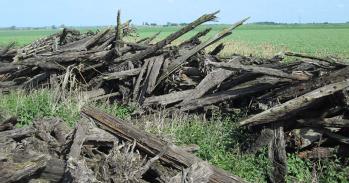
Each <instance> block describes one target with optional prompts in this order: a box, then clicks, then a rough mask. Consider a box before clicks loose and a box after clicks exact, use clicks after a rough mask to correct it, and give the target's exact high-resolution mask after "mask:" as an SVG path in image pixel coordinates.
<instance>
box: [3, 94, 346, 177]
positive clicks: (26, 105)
mask: <svg viewBox="0 0 349 183" xmlns="http://www.w3.org/2000/svg"><path fill="white" fill-rule="evenodd" d="M53 93H54V92H52V91H50V90H48V89H41V90H36V91H35V90H34V91H31V92H30V93H25V92H21V91H13V92H10V93H9V94H3V95H0V111H1V112H3V113H8V114H9V115H17V116H18V118H19V120H20V125H19V126H18V127H21V126H25V125H28V124H29V123H31V121H32V120H33V119H39V118H45V117H60V118H62V119H63V120H64V121H65V122H67V123H68V124H69V125H70V126H74V124H75V123H76V122H77V121H78V120H79V118H80V113H79V111H80V108H81V107H82V105H84V104H87V105H94V106H96V107H97V108H99V109H101V110H103V111H105V112H107V113H109V114H111V115H114V116H117V117H119V118H122V119H130V118H131V113H132V111H133V110H134V109H133V108H131V107H128V106H122V105H120V104H116V103H113V104H109V103H107V102H105V101H104V102H94V103H88V102H87V101H82V100H79V98H80V99H81V97H78V96H70V97H67V98H65V99H64V100H61V101H59V102H57V100H56V97H55V96H54V94H53ZM244 115H245V113H244V112H239V113H234V114H232V115H231V116H224V117H222V116H221V115H220V114H215V115H214V116H213V117H212V118H211V119H209V120H207V119H205V118H203V117H200V116H188V115H184V114H183V115H182V114H178V116H177V117H176V116H175V117H174V118H173V119H166V118H164V117H163V116H162V115H161V113H160V114H156V115H154V116H150V117H149V118H147V120H145V121H133V122H134V124H135V125H136V126H138V127H139V128H142V129H145V130H146V131H147V132H149V133H153V134H155V135H159V136H163V137H164V138H165V139H166V140H169V141H171V142H173V143H175V144H178V145H185V144H197V145H198V146H199V147H200V150H199V151H198V152H197V153H196V155H198V156H199V157H200V158H202V159H205V160H207V161H209V162H210V163H212V164H214V165H216V166H218V167H221V168H223V169H225V170H227V171H230V172H231V173H233V174H234V175H237V176H240V177H242V178H244V179H246V180H247V181H250V182H266V181H267V177H268V175H267V171H268V165H269V162H268V157H267V156H268V155H267V150H266V149H264V150H262V151H261V152H259V153H257V155H256V156H255V155H250V154H245V153H243V151H242V148H243V145H244V144H246V143H247V142H249V137H250V135H249V134H247V133H246V131H245V130H244V129H242V128H238V127H237V123H236V122H237V121H238V120H239V119H241V117H243V116H244ZM340 161H341V160H340V159H335V160H334V161H333V160H328V159H322V160H318V161H314V162H313V161H310V160H303V159H301V158H299V157H297V156H295V155H288V177H287V180H288V182H311V181H312V180H314V179H317V180H319V181H320V182H348V180H347V178H348V177H347V176H348V172H349V167H342V166H341V164H340Z"/></svg>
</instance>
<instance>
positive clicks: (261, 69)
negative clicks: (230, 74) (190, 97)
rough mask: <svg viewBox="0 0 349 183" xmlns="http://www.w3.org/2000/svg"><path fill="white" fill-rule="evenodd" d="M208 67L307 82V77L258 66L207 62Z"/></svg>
mask: <svg viewBox="0 0 349 183" xmlns="http://www.w3.org/2000/svg"><path fill="white" fill-rule="evenodd" d="M207 64H209V65H213V66H215V67H219V68H224V69H228V70H234V71H238V70H243V71H247V72H252V73H258V74H264V75H267V76H276V77H281V78H288V79H295V80H301V81H303V80H308V79H309V77H303V76H298V75H292V74H288V73H285V72H283V71H281V70H277V69H272V68H267V67H259V66H250V65H242V64H240V63H236V62H235V63H217V62H207Z"/></svg>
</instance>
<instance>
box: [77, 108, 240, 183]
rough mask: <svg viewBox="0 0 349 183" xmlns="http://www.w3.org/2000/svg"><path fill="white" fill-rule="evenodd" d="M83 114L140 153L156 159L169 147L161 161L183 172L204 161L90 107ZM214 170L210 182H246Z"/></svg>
mask: <svg viewBox="0 0 349 183" xmlns="http://www.w3.org/2000/svg"><path fill="white" fill-rule="evenodd" d="M82 113H83V114H85V115H87V116H89V117H91V118H93V119H94V120H95V123H96V124H97V125H99V126H101V127H102V128H104V129H105V130H107V131H109V132H110V133H112V134H114V135H115V136H117V137H119V138H121V139H123V140H125V141H128V142H133V141H135V142H136V148H137V149H139V150H140V151H142V152H144V153H146V154H148V156H150V157H154V156H156V155H157V154H159V153H160V152H162V150H163V148H164V147H166V146H168V147H169V148H168V149H167V151H166V152H165V153H164V155H163V156H161V157H160V161H162V162H164V163H166V164H168V165H169V166H171V167H173V168H176V169H178V170H181V169H182V168H183V167H184V168H188V167H190V166H192V165H193V164H195V163H197V162H201V161H202V160H201V159H199V158H197V157H196V156H194V155H193V154H190V153H187V152H185V151H183V150H181V149H180V148H178V147H177V146H175V145H169V143H168V142H166V141H164V140H161V139H159V138H157V137H155V136H153V135H150V134H146V133H145V132H143V131H141V130H139V129H136V128H134V127H132V126H131V125H129V124H128V123H127V122H124V121H122V120H119V119H117V118H114V117H112V116H110V115H108V114H105V113H103V112H100V111H98V110H96V109H93V108H90V107H84V108H83V109H82ZM209 166H210V167H211V168H212V171H213V173H212V175H211V176H210V177H209V182H212V183H218V182H230V183H231V182H244V181H243V180H242V179H241V178H239V177H236V176H233V175H229V174H228V173H226V172H225V171H223V170H221V169H219V168H216V167H214V166H212V165H209Z"/></svg>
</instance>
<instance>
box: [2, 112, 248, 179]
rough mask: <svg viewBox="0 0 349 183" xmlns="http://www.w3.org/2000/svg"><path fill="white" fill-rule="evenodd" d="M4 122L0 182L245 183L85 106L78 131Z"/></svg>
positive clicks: (51, 123) (47, 122)
mask: <svg viewBox="0 0 349 183" xmlns="http://www.w3.org/2000/svg"><path fill="white" fill-rule="evenodd" d="M16 122H17V120H16V118H9V119H7V120H5V121H4V122H1V123H0V167H1V168H0V182H2V183H7V182H76V183H86V182H110V183H122V182H160V183H161V182H163V183H167V182H170V183H182V182H202V183H206V182H227V183H228V182H244V181H243V180H242V179H240V178H239V177H236V176H233V175H230V174H228V173H226V172H225V171H223V170H221V169H219V168H216V167H214V166H212V165H209V164H208V163H207V162H205V161H203V160H201V159H199V158H197V157H196V156H194V155H193V154H192V153H191V152H190V148H186V147H177V146H175V145H173V144H171V143H168V142H166V141H164V140H161V139H160V138H159V137H155V136H152V135H149V134H146V133H145V132H143V131H141V130H138V129H137V128H134V127H132V126H131V125H130V124H129V123H128V122H125V121H122V120H119V119H116V118H113V117H111V116H109V115H107V114H105V113H103V112H100V111H98V110H95V109H93V108H89V107H86V108H84V109H83V110H82V118H81V121H80V122H79V123H77V127H76V128H75V129H70V128H69V127H68V126H66V123H65V122H63V121H62V120H59V119H41V120H37V121H34V122H33V124H31V125H29V126H26V127H23V128H14V127H13V126H14V125H16Z"/></svg>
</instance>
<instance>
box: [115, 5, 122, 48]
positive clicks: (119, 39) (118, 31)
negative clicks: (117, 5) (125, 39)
mask: <svg viewBox="0 0 349 183" xmlns="http://www.w3.org/2000/svg"><path fill="white" fill-rule="evenodd" d="M122 27H123V26H122V23H121V10H118V15H117V17H116V35H115V41H116V43H115V47H116V48H117V49H118V48H120V47H122V46H123V44H122V36H123V29H122Z"/></svg>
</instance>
